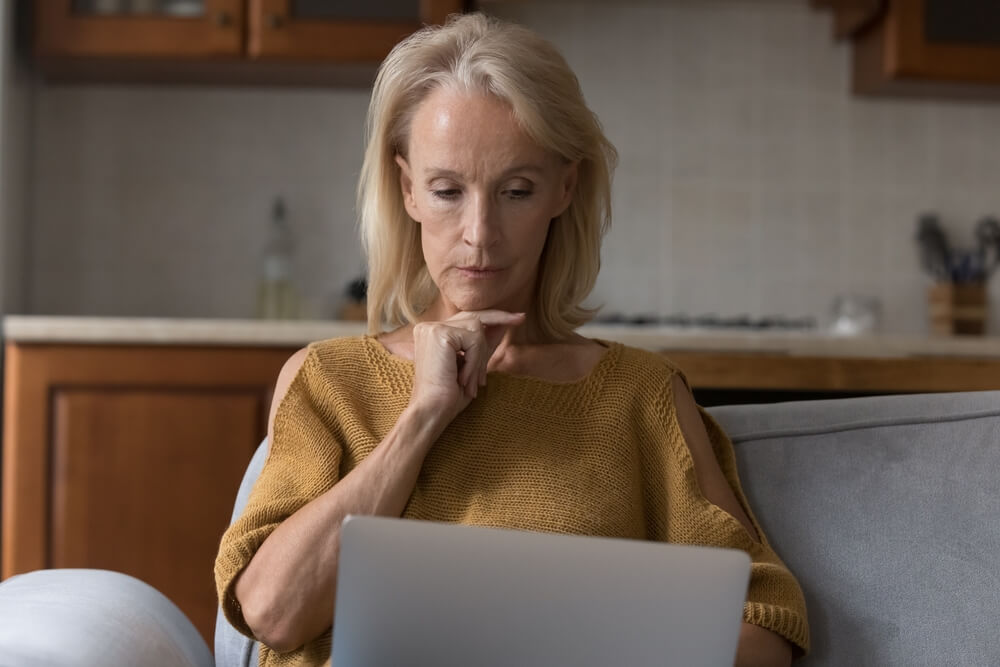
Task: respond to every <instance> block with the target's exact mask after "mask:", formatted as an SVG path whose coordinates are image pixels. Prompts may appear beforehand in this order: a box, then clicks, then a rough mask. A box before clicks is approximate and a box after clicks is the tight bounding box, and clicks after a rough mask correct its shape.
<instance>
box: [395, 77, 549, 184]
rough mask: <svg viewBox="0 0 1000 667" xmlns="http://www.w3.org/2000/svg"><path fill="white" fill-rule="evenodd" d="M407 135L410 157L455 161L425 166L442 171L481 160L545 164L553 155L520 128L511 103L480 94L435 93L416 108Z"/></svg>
mask: <svg viewBox="0 0 1000 667" xmlns="http://www.w3.org/2000/svg"><path fill="white" fill-rule="evenodd" d="M409 135H410V142H409V144H410V145H409V158H410V159H411V160H415V161H417V162H421V163H424V162H427V161H431V162H441V161H445V162H450V163H452V164H434V165H429V164H428V165H425V166H428V167H431V166H433V167H434V168H437V169H442V170H449V169H450V170H458V167H459V165H461V164H462V163H465V164H466V165H469V163H477V162H481V161H487V162H489V163H491V164H493V165H494V166H495V167H497V168H501V167H502V168H504V169H509V168H510V167H511V166H513V164H514V163H518V164H521V163H524V164H528V165H534V166H537V167H541V166H544V165H546V164H549V163H551V161H552V157H553V156H551V155H550V154H549V152H548V151H546V150H545V149H543V148H542V147H541V146H539V145H538V144H537V143H536V142H535V141H534V140H533V139H532V138H531V137H530V136H528V134H527V133H526V132H525V131H524V130H523V129H522V128H521V126H520V124H519V123H518V121H517V119H516V117H515V115H514V111H513V109H512V108H511V106H510V105H509V104H507V103H506V102H504V101H502V100H500V99H499V98H497V97H495V96H492V95H485V94H479V93H467V92H458V91H453V90H448V89H439V90H436V91H434V92H433V93H431V94H430V95H428V97H427V98H426V99H425V100H424V101H423V102H422V103H421V104H420V106H419V107H418V108H417V110H416V113H415V114H414V116H413V120H412V125H411V127H410V133H409Z"/></svg>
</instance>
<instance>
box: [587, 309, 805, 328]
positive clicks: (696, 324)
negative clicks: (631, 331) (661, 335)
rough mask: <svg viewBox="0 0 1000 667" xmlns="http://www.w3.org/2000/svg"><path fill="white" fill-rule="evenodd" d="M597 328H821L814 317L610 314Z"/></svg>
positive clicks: (596, 321)
mask: <svg viewBox="0 0 1000 667" xmlns="http://www.w3.org/2000/svg"><path fill="white" fill-rule="evenodd" d="M594 323H595V324H627V325H631V326H651V327H652V326H660V327H677V328H690V329H717V330H726V331H815V330H817V329H818V328H819V324H818V323H817V322H816V318H814V317H811V316H803V317H789V316H784V315H766V316H762V317H753V316H750V315H716V314H713V313H708V314H703V315H688V314H685V313H673V314H668V315H660V314H657V313H637V314H630V315H627V314H622V313H607V314H601V315H599V316H598V317H597V318H595V320H594Z"/></svg>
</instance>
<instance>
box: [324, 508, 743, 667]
mask: <svg viewBox="0 0 1000 667" xmlns="http://www.w3.org/2000/svg"><path fill="white" fill-rule="evenodd" d="M338 568H339V569H338V574H337V577H338V578H337V582H338V583H337V600H336V608H335V618H334V634H333V661H332V664H333V667H452V666H454V667H459V666H461V667H500V666H501V665H502V666H503V667H536V666H537V667H559V666H561V665H566V666H567V667H569V666H572V667H610V666H613V665H628V666H629V667H641V666H644V665H657V667H663V666H664V665H678V666H681V667H701V666H705V667H720V666H723V665H725V666H726V667H729V666H731V665H732V664H733V660H734V658H735V655H736V644H737V640H738V638H739V629H740V623H741V620H742V617H743V602H744V599H745V597H746V591H747V583H748V581H749V574H750V558H749V556H748V555H747V554H746V553H744V552H742V551H735V550H731V549H716V548H707V547H692V546H682V545H673V544H665V543H661V542H647V541H638V540H621V539H610V538H597V537H581V536H575V535H554V534H547V533H532V532H524V531H515V530H503V529H497V528H483V527H476V526H465V525H457V524H445V523H434V522H427V521H415V520H404V519H392V518H384V517H356V516H349V517H347V518H346V519H345V520H344V524H343V527H342V529H341V535H340V561H339V565H338Z"/></svg>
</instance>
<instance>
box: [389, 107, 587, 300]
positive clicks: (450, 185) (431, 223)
mask: <svg viewBox="0 0 1000 667" xmlns="http://www.w3.org/2000/svg"><path fill="white" fill-rule="evenodd" d="M396 161H397V162H398V163H399V166H400V185H401V187H402V190H403V199H404V201H405V204H406V210H407V212H408V213H409V214H410V217H411V218H413V219H414V220H415V221H416V222H417V223H419V224H420V235H421V242H422V246H423V252H424V259H425V261H426V262H427V268H428V270H429V271H430V276H431V278H432V279H433V280H434V283H435V284H436V285H437V287H438V289H439V290H440V297H439V299H438V301H437V302H436V303H435V304H433V305H432V306H431V312H429V313H428V314H429V316H432V317H434V318H435V319H437V318H445V317H448V316H450V315H453V314H454V313H455V312H458V311H468V310H484V309H487V308H499V309H503V310H508V311H511V312H528V310H529V307H530V305H531V303H532V300H533V298H534V289H535V279H536V276H537V275H538V263H539V257H540V256H541V253H542V248H543V247H544V245H545V239H546V235H547V234H548V230H549V224H550V221H551V220H552V219H553V218H555V217H557V216H558V215H559V214H561V213H562V212H563V211H564V210H566V207H567V206H569V203H570V199H571V198H572V194H573V187H574V186H575V184H576V165H575V163H574V164H567V163H565V162H564V161H563V160H562V159H560V158H559V157H558V156H557V155H554V154H552V153H550V152H549V151H546V150H544V149H542V148H541V147H539V146H538V145H537V144H536V143H535V142H534V141H532V140H531V139H530V138H529V137H528V136H527V135H526V134H525V133H524V132H523V131H522V130H521V128H520V127H519V126H518V124H517V122H516V121H515V120H514V117H513V113H512V111H511V109H510V107H509V106H507V105H506V104H505V103H504V102H501V101H500V100H498V99H497V98H495V97H491V96H486V95H476V94H469V93H460V92H455V91H450V90H446V89H438V90H436V91H435V92H433V93H431V94H430V95H429V96H428V97H427V98H426V99H425V100H424V101H423V102H422V103H421V104H420V106H419V107H418V108H417V110H416V113H415V114H414V116H413V120H412V124H411V127H410V140H409V146H407V157H406V159H404V158H402V157H401V156H397V158H396Z"/></svg>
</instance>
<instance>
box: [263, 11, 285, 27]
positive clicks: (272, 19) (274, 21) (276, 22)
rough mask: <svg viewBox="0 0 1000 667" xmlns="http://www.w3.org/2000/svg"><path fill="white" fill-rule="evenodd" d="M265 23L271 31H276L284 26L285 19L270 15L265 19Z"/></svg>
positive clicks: (277, 15)
mask: <svg viewBox="0 0 1000 667" xmlns="http://www.w3.org/2000/svg"><path fill="white" fill-rule="evenodd" d="M267 22H268V25H270V26H271V29H272V30H278V29H280V28H283V27H284V26H285V17H284V16H282V15H281V14H271V15H269V16H268V17H267Z"/></svg>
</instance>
